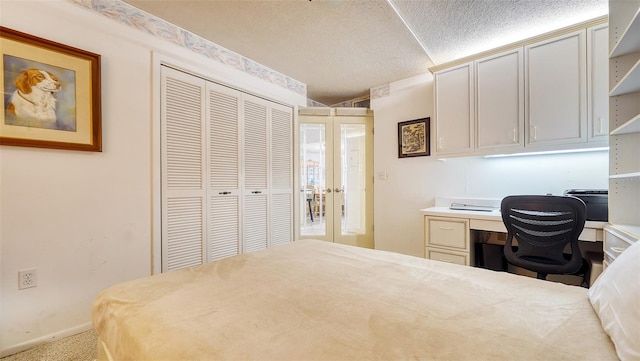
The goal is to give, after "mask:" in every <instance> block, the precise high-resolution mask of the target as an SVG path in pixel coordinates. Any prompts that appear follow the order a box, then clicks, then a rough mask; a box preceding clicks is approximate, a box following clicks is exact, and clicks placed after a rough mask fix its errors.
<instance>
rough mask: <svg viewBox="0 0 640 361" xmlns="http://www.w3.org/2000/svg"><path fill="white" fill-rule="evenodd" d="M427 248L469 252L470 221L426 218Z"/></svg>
mask: <svg viewBox="0 0 640 361" xmlns="http://www.w3.org/2000/svg"><path fill="white" fill-rule="evenodd" d="M426 228H427V230H426V231H427V244H426V245H427V246H431V245H433V246H440V247H452V248H456V249H459V250H469V221H468V220H466V219H447V218H432V217H427V218H426Z"/></svg>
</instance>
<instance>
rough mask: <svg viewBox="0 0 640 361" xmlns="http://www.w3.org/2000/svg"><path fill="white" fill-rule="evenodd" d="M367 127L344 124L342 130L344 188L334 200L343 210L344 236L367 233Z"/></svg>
mask: <svg viewBox="0 0 640 361" xmlns="http://www.w3.org/2000/svg"><path fill="white" fill-rule="evenodd" d="M365 144H366V143H365V125H364V124H342V125H341V129H340V162H341V165H340V174H341V176H340V184H337V185H336V186H339V188H337V191H338V193H337V194H335V196H334V197H338V198H335V201H336V202H339V204H340V208H339V209H336V211H337V212H340V214H341V222H340V223H341V227H340V232H341V234H342V235H359V234H364V233H365V232H366V214H365V210H366V200H367V197H366V185H367V182H366V178H365V175H366V172H365V171H366V147H365Z"/></svg>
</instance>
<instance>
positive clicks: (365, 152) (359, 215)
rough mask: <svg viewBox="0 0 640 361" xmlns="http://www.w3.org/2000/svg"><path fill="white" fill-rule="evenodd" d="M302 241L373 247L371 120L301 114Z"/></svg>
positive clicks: (300, 224)
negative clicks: (317, 240)
mask: <svg viewBox="0 0 640 361" xmlns="http://www.w3.org/2000/svg"><path fill="white" fill-rule="evenodd" d="M299 139H300V147H299V151H300V157H299V158H300V167H299V168H300V177H299V179H300V189H299V192H300V197H299V200H300V205H299V214H298V217H299V222H298V224H299V227H300V228H299V238H301V239H304V238H313V239H320V240H325V241H329V242H336V243H342V244H349V245H354V246H360V247H367V248H373V245H374V244H373V118H372V117H371V116H370V115H363V116H351V115H345V116H340V115H335V114H333V115H300V117H299Z"/></svg>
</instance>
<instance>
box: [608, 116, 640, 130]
mask: <svg viewBox="0 0 640 361" xmlns="http://www.w3.org/2000/svg"><path fill="white" fill-rule="evenodd" d="M630 133H640V114H638V115H636V116H635V117H633V118H631V119H630V120H629V121H628V122H626V123H624V124H622V125H621V126H619V127H617V128H616V129H614V130H612V131H611V135H620V134H630Z"/></svg>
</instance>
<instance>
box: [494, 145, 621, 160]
mask: <svg viewBox="0 0 640 361" xmlns="http://www.w3.org/2000/svg"><path fill="white" fill-rule="evenodd" d="M603 150H609V147H601V148H586V149H566V150H549V151H544V152H531V153H513V154H491V155H485V156H483V158H505V157H523V156H528V155H548V154H567V153H585V152H599V151H603Z"/></svg>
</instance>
